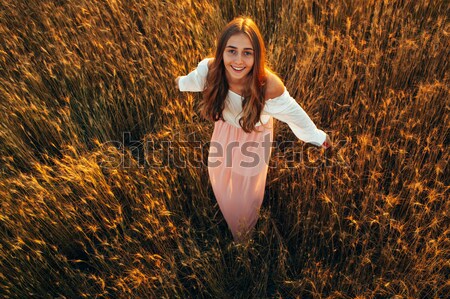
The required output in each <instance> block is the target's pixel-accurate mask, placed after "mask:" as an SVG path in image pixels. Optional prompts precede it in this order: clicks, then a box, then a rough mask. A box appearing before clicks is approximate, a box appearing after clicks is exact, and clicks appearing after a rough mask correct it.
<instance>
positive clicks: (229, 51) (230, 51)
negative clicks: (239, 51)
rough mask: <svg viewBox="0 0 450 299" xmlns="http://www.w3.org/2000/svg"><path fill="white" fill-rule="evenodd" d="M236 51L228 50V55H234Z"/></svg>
mask: <svg viewBox="0 0 450 299" xmlns="http://www.w3.org/2000/svg"><path fill="white" fill-rule="evenodd" d="M235 52H236V51H235V50H228V53H230V54H234V53H235Z"/></svg>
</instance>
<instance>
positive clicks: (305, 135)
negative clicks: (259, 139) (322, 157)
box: [263, 88, 326, 146]
mask: <svg viewBox="0 0 450 299" xmlns="http://www.w3.org/2000/svg"><path fill="white" fill-rule="evenodd" d="M263 113H266V114H269V115H271V116H273V117H274V118H276V119H278V120H281V121H282V122H285V123H287V124H288V125H289V128H291V130H292V132H294V134H295V136H297V138H298V139H300V140H302V141H304V142H307V143H312V144H314V145H316V146H321V145H322V143H323V142H324V141H325V138H326V133H325V132H324V131H322V130H319V129H317V127H316V125H315V124H314V122H313V121H312V120H311V118H309V116H308V114H306V112H305V111H304V110H303V108H302V107H301V106H300V105H299V104H298V103H297V102H296V101H295V99H294V98H292V97H291V96H290V94H289V92H288V91H287V90H286V88H285V90H284V93H283V94H282V95H281V96H279V97H276V98H273V99H269V100H267V101H266V104H265V106H264V110H263Z"/></svg>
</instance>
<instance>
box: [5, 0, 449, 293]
mask: <svg viewBox="0 0 450 299" xmlns="http://www.w3.org/2000/svg"><path fill="white" fill-rule="evenodd" d="M449 13H450V11H449V5H448V3H447V1H424V0H419V1H374V0H369V1H361V0H354V1H326V0H304V1H300V0H292V1H275V0H273V1H271V0H267V1H262V0H254V1H238V0H235V1H222V0H215V1H203V0H201V1H188V0H183V1H121V0H116V1H100V0H97V1H85V0H81V1H73V0H60V1H50V0H43V1H24V0H17V1H2V2H0V111H1V127H0V144H1V147H0V161H1V172H0V176H1V181H0V198H1V199H2V200H1V206H0V235H1V242H0V246H1V247H0V248H1V254H0V295H1V296H2V297H4V298H26V297H33V296H34V297H43V298H80V297H86V298H95V297H107V298H356V297H358V298H443V297H445V295H446V294H448V292H449V291H450V284H449V283H448V281H449V277H448V273H449V272H450V271H449V270H450V264H449V260H450V244H449V240H450V239H449V233H450V230H449V226H448V223H449V215H448V211H450V206H449V201H448V198H449V180H448V178H449V168H448V160H449V154H448V145H449V113H448V112H449V111H448V110H449V104H450V102H449V88H448V86H449V77H448V57H449V49H450V43H449V40H450V39H449V29H450V27H449V22H448V15H449ZM239 14H246V15H250V16H252V17H253V18H254V19H255V21H256V23H257V24H258V25H259V26H260V28H261V31H262V32H263V35H264V38H265V40H266V44H267V48H268V60H269V63H270V65H271V66H272V68H273V69H274V70H275V71H277V72H278V74H279V75H280V76H281V78H282V79H283V80H284V82H285V84H286V87H287V88H288V90H289V91H290V93H291V95H293V96H294V97H295V98H296V99H297V101H298V102H299V103H300V104H301V105H302V106H303V108H304V109H305V110H306V111H307V112H308V114H309V115H310V116H311V118H312V119H313V120H314V121H315V123H316V124H317V125H318V126H319V127H320V128H322V129H324V130H325V131H327V132H328V133H329V134H330V135H331V137H332V138H333V139H334V142H335V145H336V148H335V149H334V151H329V152H323V151H320V150H317V149H315V148H313V147H309V146H303V144H301V143H300V142H298V143H295V146H294V147H292V146H286V144H292V143H289V142H290V141H295V140H296V139H295V136H294V135H293V133H292V132H291V131H290V130H289V128H288V127H287V125H285V124H283V123H280V122H278V123H276V146H275V147H274V149H273V153H272V159H271V162H270V163H271V164H270V166H271V167H270V169H269V174H268V181H267V185H266V197H265V199H264V203H263V207H262V210H261V217H260V219H259V221H258V224H257V227H256V231H255V233H254V235H253V237H254V238H253V240H251V241H250V242H249V243H248V244H246V245H242V244H234V243H233V242H232V241H231V240H232V237H231V233H230V232H229V230H228V228H227V225H226V223H225V221H224V219H223V217H222V215H221V213H220V210H219V208H218V206H217V204H216V201H215V199H214V195H213V193H212V190H211V187H210V185H209V182H208V174H207V170H206V167H205V161H206V150H207V142H208V140H209V138H210V136H211V133H212V129H213V125H212V124H211V123H208V122H206V121H204V120H202V119H201V118H200V117H199V115H198V110H197V104H198V101H199V99H200V95H199V94H182V93H179V92H178V91H177V89H176V87H175V86H174V83H173V82H174V78H175V77H176V76H178V75H183V74H186V73H187V72H189V71H190V70H192V69H193V68H194V67H195V66H196V64H197V63H198V62H199V61H200V59H202V58H203V57H205V56H208V55H211V54H212V51H213V47H214V42H215V38H216V35H217V33H218V32H219V30H220V29H221V27H222V26H223V25H224V24H226V23H227V22H228V21H229V20H230V19H232V18H233V17H235V16H237V15H239ZM169 142H170V148H168V144H169ZM199 144H200V145H201V146H200V148H199V147H198V145H199ZM202 148H203V151H202ZM184 163H185V164H186V166H187V167H180V165H181V166H182V165H184Z"/></svg>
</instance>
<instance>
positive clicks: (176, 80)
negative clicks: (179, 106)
mask: <svg viewBox="0 0 450 299" xmlns="http://www.w3.org/2000/svg"><path fill="white" fill-rule="evenodd" d="M178 81H180V76H178V77H177V78H176V79H175V86H176V87H177V88H178Z"/></svg>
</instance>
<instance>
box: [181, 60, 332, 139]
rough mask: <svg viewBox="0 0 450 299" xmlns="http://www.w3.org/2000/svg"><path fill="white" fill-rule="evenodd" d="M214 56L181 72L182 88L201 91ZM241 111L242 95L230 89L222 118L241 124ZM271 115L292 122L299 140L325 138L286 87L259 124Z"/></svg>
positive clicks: (269, 105) (267, 105) (268, 102)
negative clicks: (194, 67) (209, 62)
mask: <svg viewBox="0 0 450 299" xmlns="http://www.w3.org/2000/svg"><path fill="white" fill-rule="evenodd" d="M210 59H213V58H205V59H203V60H202V61H200V62H199V63H198V65H197V68H196V69H195V70H193V71H192V72H190V73H189V74H188V75H186V76H181V77H180V79H179V81H178V87H179V89H180V91H193V92H201V91H203V89H204V86H205V82H206V76H207V74H208V61H209V60H210ZM241 113H242V97H241V96H240V95H239V94H237V93H235V92H233V91H231V90H229V91H228V96H227V98H226V100H225V108H224V110H223V118H224V120H225V121H226V122H227V123H230V124H231V125H233V126H236V127H239V128H240V127H241V126H240V125H239V119H240V118H241ZM270 117H274V118H276V119H278V120H280V121H282V122H285V123H287V124H288V125H289V128H290V129H291V130H292V131H293V132H294V134H295V136H297V138H299V139H300V140H302V141H304V142H307V143H312V144H314V145H316V146H321V145H322V143H323V142H324V141H325V138H326V134H325V132H324V131H322V130H320V129H318V128H317V127H316V125H315V124H314V122H313V121H312V120H311V118H310V117H309V116H308V114H307V113H306V112H305V111H304V110H303V108H302V107H301V106H300V105H299V104H298V103H297V102H296V101H295V99H294V98H292V97H291V96H290V94H289V92H288V91H287V89H286V88H285V90H284V92H283V94H281V95H280V96H278V97H276V98H273V99H268V100H267V101H266V103H265V105H264V108H263V111H262V112H261V122H258V123H256V126H259V125H261V124H266V123H267V122H268V121H269V120H270Z"/></svg>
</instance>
